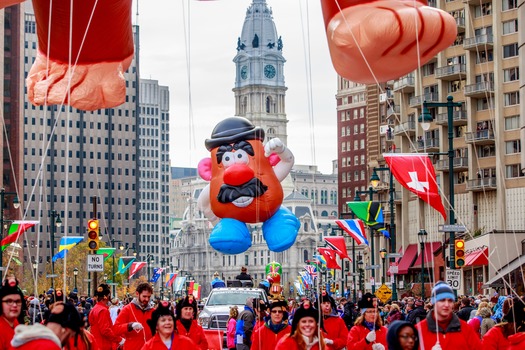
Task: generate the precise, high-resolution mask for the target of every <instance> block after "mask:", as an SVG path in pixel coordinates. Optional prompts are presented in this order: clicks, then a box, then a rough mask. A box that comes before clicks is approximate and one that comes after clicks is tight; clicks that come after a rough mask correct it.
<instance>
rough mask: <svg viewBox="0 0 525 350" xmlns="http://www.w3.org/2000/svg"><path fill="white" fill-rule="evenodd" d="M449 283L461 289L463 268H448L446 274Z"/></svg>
mask: <svg viewBox="0 0 525 350" xmlns="http://www.w3.org/2000/svg"><path fill="white" fill-rule="evenodd" d="M446 277H447V278H446V279H447V283H448V285H449V286H450V287H451V288H452V289H454V290H460V289H461V270H450V269H447V275H446Z"/></svg>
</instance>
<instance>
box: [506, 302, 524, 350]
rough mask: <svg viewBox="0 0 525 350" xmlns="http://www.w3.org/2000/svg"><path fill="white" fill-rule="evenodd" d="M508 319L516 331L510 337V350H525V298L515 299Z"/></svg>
mask: <svg viewBox="0 0 525 350" xmlns="http://www.w3.org/2000/svg"><path fill="white" fill-rule="evenodd" d="M506 319H507V321H508V322H509V323H513V324H514V328H515V330H516V333H515V334H513V335H511V336H509V350H518V349H525V297H521V298H514V302H513V305H512V307H511V309H510V310H509V312H508V314H507V316H506Z"/></svg>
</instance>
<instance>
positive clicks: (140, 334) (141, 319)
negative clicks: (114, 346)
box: [113, 282, 153, 350]
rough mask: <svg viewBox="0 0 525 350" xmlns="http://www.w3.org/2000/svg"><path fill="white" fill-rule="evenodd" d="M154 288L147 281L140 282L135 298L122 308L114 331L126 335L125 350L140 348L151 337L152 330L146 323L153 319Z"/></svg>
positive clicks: (119, 334) (122, 335)
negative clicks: (151, 303)
mask: <svg viewBox="0 0 525 350" xmlns="http://www.w3.org/2000/svg"><path fill="white" fill-rule="evenodd" d="M152 294H153V288H152V287H151V285H150V284H149V283H147V282H143V283H140V284H139V285H138V286H137V289H136V291H135V298H133V300H132V301H131V302H130V303H129V304H128V305H126V306H124V307H123V308H122V310H120V313H119V315H118V316H117V319H116V320H115V325H114V326H113V331H114V332H115V334H116V335H117V336H121V337H124V338H125V339H126V341H125V342H124V346H123V350H140V349H142V347H143V346H144V344H146V342H147V341H148V340H150V339H151V337H152V335H151V330H150V328H149V327H148V324H147V323H146V321H147V320H149V319H151V314H152V313H153V308H152V307H151V305H150V299H151V295H152Z"/></svg>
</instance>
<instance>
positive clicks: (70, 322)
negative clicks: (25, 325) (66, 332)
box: [47, 302, 84, 333]
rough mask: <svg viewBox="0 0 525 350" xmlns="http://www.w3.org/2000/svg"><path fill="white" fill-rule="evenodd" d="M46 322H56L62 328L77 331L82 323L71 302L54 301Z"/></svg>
mask: <svg viewBox="0 0 525 350" xmlns="http://www.w3.org/2000/svg"><path fill="white" fill-rule="evenodd" d="M47 322H48V323H58V324H59V325H60V326H62V328H69V329H72V330H73V331H75V332H77V333H78V331H80V328H81V327H82V326H83V325H84V324H83V322H82V318H81V317H80V314H79V313H78V311H77V308H76V307H75V306H74V305H73V304H69V303H63V302H57V303H55V305H54V306H53V308H52V309H51V314H50V315H49V319H48V320H47Z"/></svg>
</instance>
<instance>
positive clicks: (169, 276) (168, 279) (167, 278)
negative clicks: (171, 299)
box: [166, 273, 177, 288]
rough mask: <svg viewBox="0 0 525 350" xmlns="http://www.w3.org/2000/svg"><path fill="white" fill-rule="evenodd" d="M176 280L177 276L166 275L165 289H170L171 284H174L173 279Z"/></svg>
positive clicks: (174, 274) (172, 274)
mask: <svg viewBox="0 0 525 350" xmlns="http://www.w3.org/2000/svg"><path fill="white" fill-rule="evenodd" d="M176 278H177V274H176V273H168V274H167V275H166V287H168V288H169V287H171V285H172V284H173V282H175V279H176Z"/></svg>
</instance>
